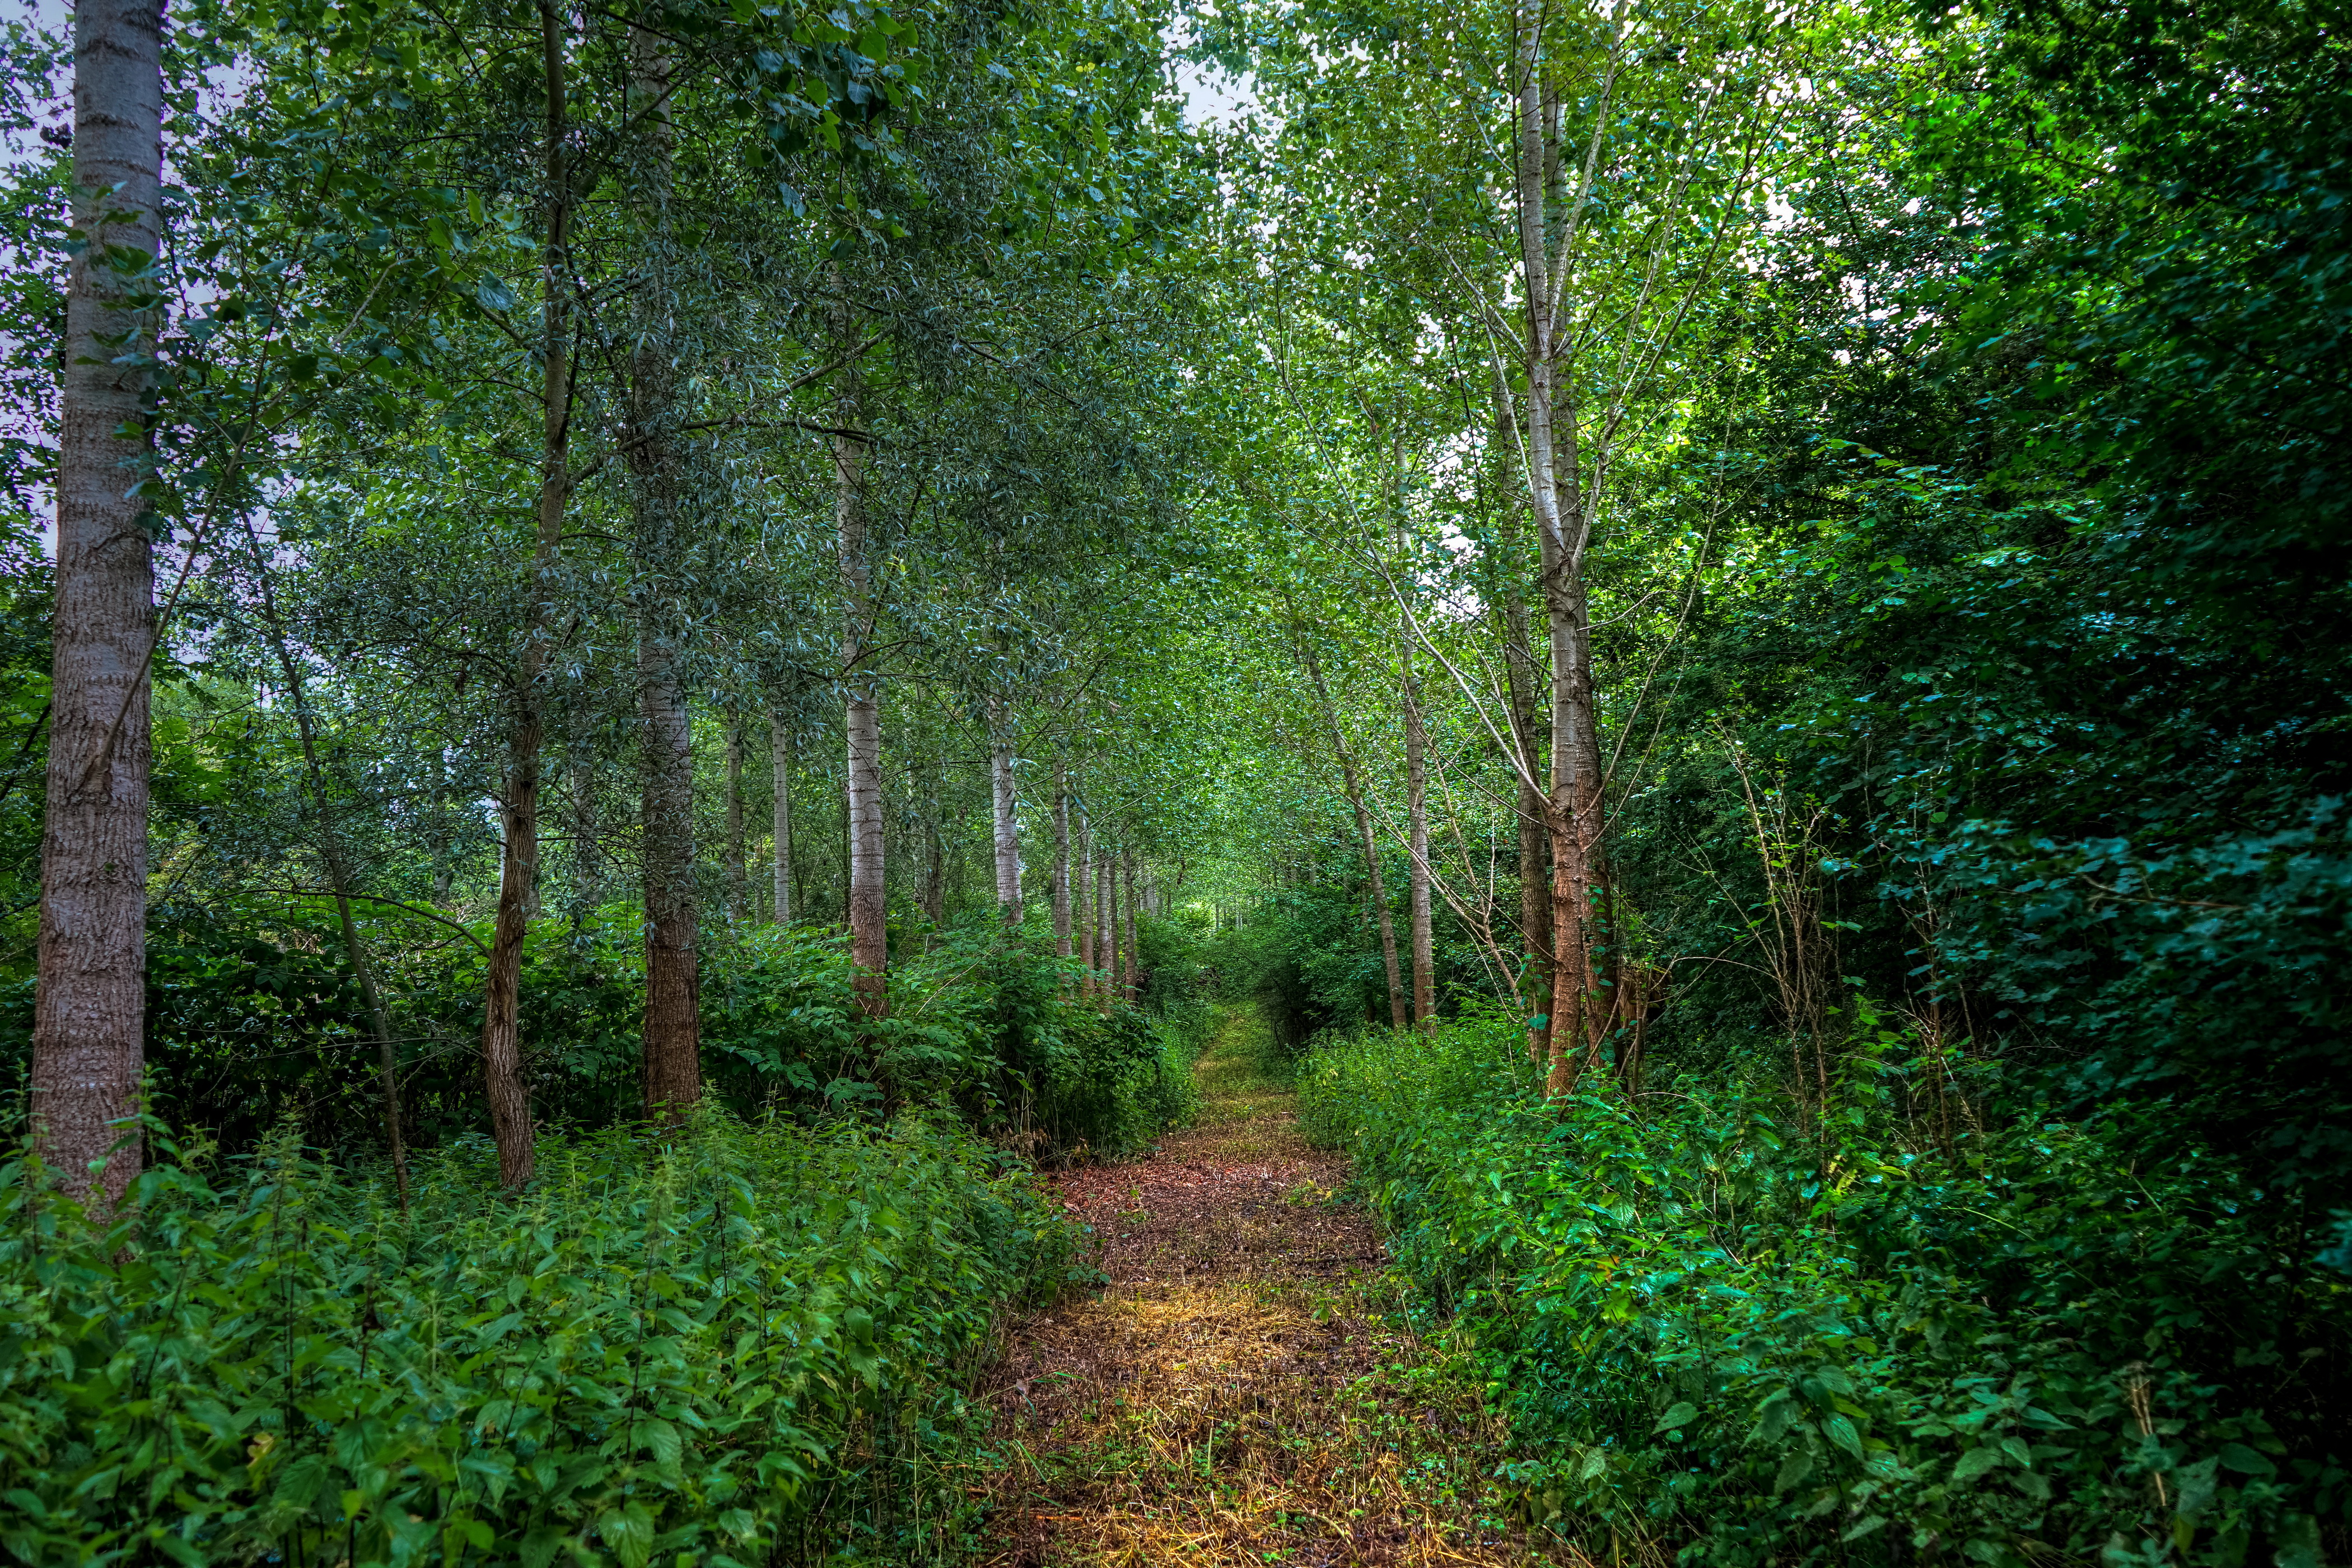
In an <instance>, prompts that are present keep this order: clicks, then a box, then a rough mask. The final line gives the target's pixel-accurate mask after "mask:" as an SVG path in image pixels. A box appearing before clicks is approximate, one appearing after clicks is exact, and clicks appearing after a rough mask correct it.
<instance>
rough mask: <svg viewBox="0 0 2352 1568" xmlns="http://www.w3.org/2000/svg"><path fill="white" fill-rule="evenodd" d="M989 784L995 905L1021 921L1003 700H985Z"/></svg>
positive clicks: (1015, 813)
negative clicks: (994, 864) (994, 861)
mask: <svg viewBox="0 0 2352 1568" xmlns="http://www.w3.org/2000/svg"><path fill="white" fill-rule="evenodd" d="M988 788H989V796H990V804H991V806H992V822H993V826H994V837H995V844H996V906H997V908H998V909H999V910H1003V913H1004V918H1005V920H1006V921H1009V922H1011V923H1012V924H1013V925H1019V924H1020V923H1021V818H1020V814H1019V803H1018V797H1017V796H1016V795H1015V794H1014V792H1013V724H1012V721H1011V720H1010V719H1009V718H1008V717H1007V716H1006V713H1005V710H1004V704H1003V702H1002V701H1000V700H997V699H996V698H993V697H992V698H990V699H989V700H988Z"/></svg>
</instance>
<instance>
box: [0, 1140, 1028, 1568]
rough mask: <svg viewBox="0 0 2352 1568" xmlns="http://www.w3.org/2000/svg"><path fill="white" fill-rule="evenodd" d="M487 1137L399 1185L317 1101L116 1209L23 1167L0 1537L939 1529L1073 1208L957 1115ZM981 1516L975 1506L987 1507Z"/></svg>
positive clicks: (700, 1559) (891, 1549)
mask: <svg viewBox="0 0 2352 1568" xmlns="http://www.w3.org/2000/svg"><path fill="white" fill-rule="evenodd" d="M540 1169H541V1179H540V1181H539V1182H538V1183H537V1184H535V1185H534V1186H533V1187H532V1188H531V1189H530V1192H529V1193H528V1194H526V1195H524V1196H522V1197H521V1198H520V1199H517V1200H513V1201H509V1200H507V1199H505V1198H502V1197H499V1196H498V1195H496V1194H497V1184H496V1180H495V1173H496V1163H495V1159H494V1157H493V1156H492V1155H491V1154H490V1153H489V1152H488V1150H486V1149H484V1148H481V1147H478V1146H467V1145H458V1146H456V1147H452V1148H448V1149H445V1150H443V1151H440V1152H435V1153H431V1154H428V1155H426V1156H425V1157H423V1158H421V1159H420V1160H419V1161H418V1162H417V1163H416V1167H415V1199H414V1205H413V1208H412V1210H411V1212H410V1213H409V1214H408V1215H406V1216H405V1217H404V1216H403V1215H400V1214H399V1213H398V1212H397V1211H396V1209H395V1208H394V1204H393V1198H392V1195H391V1194H389V1193H388V1192H387V1191H386V1190H384V1188H383V1187H382V1186H380V1185H377V1184H373V1183H369V1182H365V1181H362V1180H360V1179H357V1178H356V1177H354V1176H353V1175H352V1174H351V1173H347V1172H345V1173H338V1172H334V1171H331V1170H330V1169H328V1168H325V1167H323V1166H321V1165H320V1164H319V1163H315V1162H314V1161H313V1159H312V1158H311V1157H310V1156H309V1155H307V1154H306V1153H305V1152H303V1151H302V1150H301V1148H300V1147H299V1144H298V1143H297V1142H296V1141H295V1140H294V1139H293V1137H292V1136H291V1134H290V1133H289V1134H286V1135H282V1136H280V1137H279V1138H278V1139H276V1140H275V1141H273V1142H271V1144H270V1145H269V1146H268V1147H267V1148H266V1149H265V1150H264V1151H263V1152H262V1153H261V1154H259V1155H258V1156H257V1157H255V1158H253V1159H251V1160H249V1161H245V1162H240V1163H238V1164H237V1165H236V1167H234V1168H228V1169H216V1168H210V1167H208V1166H207V1164H206V1163H205V1162H203V1161H202V1160H198V1159H175V1158H165V1159H163V1160H160V1161H157V1162H155V1163H152V1164H151V1165H150V1167H149V1169H148V1170H147V1171H146V1172H145V1173H143V1174H142V1176H141V1177H140V1179H139V1184H138V1185H137V1187H136V1189H135V1191H134V1194H133V1199H132V1201H131V1204H129V1205H127V1206H126V1208H125V1210H124V1211H123V1217H121V1218H119V1219H118V1220H117V1221H116V1222H115V1223H114V1224H113V1225H111V1226H106V1227H100V1226H93V1225H91V1224H90V1223H89V1222H88V1221H87V1220H86V1219H85V1218H84V1217H83V1215H82V1214H81V1212H80V1211H79V1209H77V1208H75V1207H72V1206H71V1205H67V1204H64V1203H62V1202H60V1201H59V1200H58V1199H56V1198H55V1197H53V1196H51V1195H50V1194H48V1193H47V1191H46V1189H45V1184H43V1183H42V1182H41V1181H40V1180H39V1173H38V1170H37V1166H36V1165H35V1164H34V1163H32V1162H30V1161H28V1160H26V1159H22V1158H20V1159H18V1160H16V1162H15V1163H12V1164H10V1165H9V1166H8V1167H7V1168H6V1169H5V1171H0V1182H5V1194H6V1195H5V1215H6V1226H5V1241H0V1323H5V1329H0V1497H5V1507H4V1508H0V1544H5V1547H6V1548H7V1550H8V1551H9V1552H12V1553H13V1554H14V1555H15V1556H16V1558H17V1559H18V1560H20V1561H23V1562H26V1563H56V1562H67V1563H72V1562H81V1563H163V1562H177V1563H253V1562H275V1563H287V1564H317V1565H328V1564H346V1565H349V1568H361V1565H362V1564H370V1563H384V1564H401V1563H421V1562H425V1561H428V1560H430V1561H433V1562H436V1563H447V1564H450V1565H452V1568H455V1565H457V1564H460V1563H475V1564H482V1565H485V1568H487V1565H489V1564H496V1563H517V1564H523V1565H526V1568H547V1565H548V1564H551V1563H558V1562H562V1563H599V1562H614V1563H620V1564H622V1565H623V1568H646V1564H647V1563H653V1562H656V1561H659V1562H661V1563H665V1564H667V1563H680V1564H684V1563H709V1564H714V1565H725V1564H730V1563H742V1564H751V1563H791V1562H803V1561H804V1562H819V1561H824V1562H849V1561H870V1560H879V1559H885V1558H887V1559H891V1560H906V1559H908V1558H911V1557H912V1556H914V1555H915V1554H916V1553H917V1552H919V1553H920V1555H921V1557H922V1558H923V1559H924V1560H929V1559H930V1558H931V1557H932V1556H933V1555H935V1554H936V1553H938V1552H944V1551H946V1550H948V1549H949V1547H950V1544H951V1542H950V1540H949V1539H948V1537H949V1535H950V1533H951V1532H952V1531H955V1530H956V1529H959V1528H961V1524H960V1521H959V1520H958V1517H957V1514H956V1510H957V1509H958V1508H959V1507H961V1502H960V1501H959V1500H956V1499H953V1498H950V1497H949V1496H947V1495H946V1489H945V1488H944V1487H942V1486H941V1484H940V1464H939V1460H940V1449H941V1447H943V1446H949V1445H951V1444H952V1443H953V1442H955V1441H958V1440H960V1439H959V1437H958V1433H959V1432H960V1431H961V1429H962V1428H964V1427H966V1426H969V1413H968V1409H967V1407H966V1405H965V1404H964V1401H963V1398H962V1389H963V1387H964V1386H965V1384H966V1382H967V1380H968V1376H969V1373H971V1371H972V1370H973V1368H974V1367H975V1365H976V1364H977V1363H978V1362H979V1361H980V1360H982V1359H983V1358H984V1357H985V1354H986V1353H987V1350H988V1346H989V1331H990V1328H991V1324H992V1321H993V1319H994V1317H995V1315H996V1313H997V1312H998V1310H999V1308H1000V1305H1001V1304H1002V1303H1003V1301H1005V1300H1007V1299H1008V1298H1010V1297H1013V1296H1017V1295H1019V1294H1021V1293H1023V1292H1025V1291H1034V1290H1045V1291H1050V1290H1053V1289H1057V1288H1058V1287H1059V1285H1060V1283H1061V1282H1062V1281H1063V1279H1065V1277H1066V1272H1067V1270H1068V1269H1069V1268H1070V1267H1071V1264H1072V1252H1071V1246H1072V1240H1071V1238H1072V1235H1073V1233H1072V1231H1071V1228H1070V1227H1069V1226H1067V1225H1066V1224H1065V1223H1064V1222H1062V1221H1061V1220H1060V1219H1058V1218H1057V1217H1055V1216H1054V1215H1052V1214H1051V1213H1050V1212H1049V1211H1048V1208H1047V1206H1046V1205H1045V1204H1044V1203H1043V1202H1041V1201H1040V1199H1039V1197H1038V1194H1037V1193H1036V1191H1035V1189H1034V1184H1033V1181H1032V1179H1031V1178H1030V1177H1028V1176H1027V1175H1026V1174H1024V1173H1021V1172H1020V1171H1018V1170H1017V1169H1014V1168H1012V1167H1010V1166H1008V1165H1007V1164H1006V1163H1004V1162H1003V1159H1002V1157H1001V1156H999V1155H997V1154H995V1153H994V1152H992V1151H991V1150H990V1149H988V1147H987V1146H986V1145H985V1144H983V1143H982V1142H980V1141H978V1140H977V1139H975V1138H974V1137H972V1136H971V1134H969V1133H967V1132H965V1131H961V1130H959V1129H958V1128H956V1127H955V1126H953V1125H952V1124H950V1123H947V1122H943V1121H934V1120H928V1119H924V1118H919V1117H915V1116H911V1115H910V1116H901V1117H899V1118H898V1119H897V1120H895V1121H892V1122H890V1123H889V1124H887V1126H876V1125H862V1126H861V1125H842V1126H837V1127H835V1128H831V1129H808V1128H802V1127H798V1126H794V1125H793V1124H791V1123H789V1122H784V1121H766V1122H762V1123H758V1124H753V1123H749V1122H746V1121H740V1120H739V1119H736V1118H734V1117H732V1116H730V1115H727V1114H724V1113H718V1112H713V1113H708V1114H706V1115H705V1116H703V1117H702V1118H701V1119H700V1120H699V1121H698V1122H697V1124H696V1125H695V1126H694V1127H693V1128H692V1129H691V1130H690V1131H688V1132H686V1133H684V1134H681V1135H678V1136H676V1137H661V1138H656V1137H654V1136H651V1135H649V1134H647V1133H646V1132H644V1131H641V1130H640V1131H626V1130H616V1131H610V1132H605V1133H601V1134H596V1135H593V1136H589V1137H584V1138H582V1139H580V1140H577V1141H575V1142H557V1141H555V1140H550V1141H548V1142H547V1144H546V1146H544V1147H543V1148H542V1150H541V1154H540ZM962 1522H964V1523H968V1522H969V1521H962Z"/></svg>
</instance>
